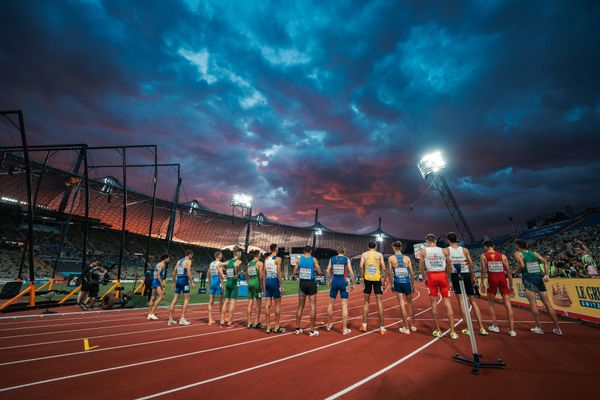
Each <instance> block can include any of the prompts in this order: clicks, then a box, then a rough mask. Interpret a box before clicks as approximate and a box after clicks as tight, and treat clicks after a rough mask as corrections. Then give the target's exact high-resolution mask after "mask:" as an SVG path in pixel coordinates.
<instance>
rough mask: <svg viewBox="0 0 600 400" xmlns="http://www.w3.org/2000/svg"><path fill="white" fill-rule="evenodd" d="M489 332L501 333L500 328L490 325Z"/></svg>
mask: <svg viewBox="0 0 600 400" xmlns="http://www.w3.org/2000/svg"><path fill="white" fill-rule="evenodd" d="M488 331H490V332H494V333H500V328H498V327H497V326H496V325H490V326H488Z"/></svg>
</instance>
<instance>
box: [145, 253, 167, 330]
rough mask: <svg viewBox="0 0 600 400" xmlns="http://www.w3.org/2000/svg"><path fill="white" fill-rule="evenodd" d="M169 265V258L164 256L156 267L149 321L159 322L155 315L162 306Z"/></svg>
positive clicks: (153, 273) (149, 304)
mask: <svg viewBox="0 0 600 400" xmlns="http://www.w3.org/2000/svg"><path fill="white" fill-rule="evenodd" d="M168 264H169V256H168V255H167V254H163V255H162V256H161V257H160V262H159V263H158V264H156V265H155V266H154V270H153V271H152V295H151V296H150V301H148V310H149V313H148V317H147V319H149V320H157V319H158V317H157V316H156V315H155V314H154V312H155V311H156V308H157V307H158V305H159V304H160V302H161V301H162V299H163V296H164V294H165V288H164V286H163V282H164V280H165V278H166V277H165V272H166V269H165V268H166V266H167V265H168Z"/></svg>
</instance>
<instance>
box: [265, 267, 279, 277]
mask: <svg viewBox="0 0 600 400" xmlns="http://www.w3.org/2000/svg"><path fill="white" fill-rule="evenodd" d="M276 277H277V271H276V269H275V267H273V266H267V278H276Z"/></svg>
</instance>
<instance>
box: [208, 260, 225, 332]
mask: <svg viewBox="0 0 600 400" xmlns="http://www.w3.org/2000/svg"><path fill="white" fill-rule="evenodd" d="M222 258H223V253H221V252H220V251H216V252H215V260H214V261H213V262H211V263H210V266H209V267H208V275H209V276H208V279H209V282H210V287H209V291H208V293H209V298H208V324H209V325H213V324H214V323H215V320H214V319H213V317H212V308H213V305H214V303H215V296H219V316H220V315H221V314H222V313H223V282H224V281H225V279H226V278H225V274H223V267H224V266H226V265H227V263H224V262H221V259H222ZM219 322H220V321H219Z"/></svg>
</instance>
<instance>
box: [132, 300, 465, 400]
mask: <svg viewBox="0 0 600 400" xmlns="http://www.w3.org/2000/svg"><path fill="white" fill-rule="evenodd" d="M419 293H420V292H419ZM397 307H399V305H398V306H394V307H393V308H397ZM430 309H431V307H430V308H428V309H425V310H423V311H421V312H419V313H417V314H415V317H416V316H417V315H420V314H423V313H425V312H427V311H429V310H430ZM388 310H389V309H388ZM374 313H376V312H374ZM374 313H370V314H374ZM358 318H362V317H358ZM461 321H462V320H461ZM398 323H400V320H398V321H396V322H394V323H391V324H388V325H385V327H386V328H388V327H390V326H392V325H396V324H398ZM378 331H379V329H374V330H371V331H369V332H365V333H361V334H359V335H356V336H352V337H350V338H348V339H343V340H339V341H337V342H333V343H329V344H327V345H324V346H320V347H316V348H314V349H311V350H306V351H303V352H301V353H297V354H293V355H291V356H287V357H283V358H279V359H277V360H273V361H269V362H267V363H264V364H259V365H255V366H253V367H249V368H245V369H242V370H239V371H235V372H230V373H228V374H225V375H220V376H216V377H214V378H210V379H205V380H203V381H199V382H195V383H191V384H189V385H185V386H180V387H177V388H173V389H170V390H165V391H163V392H159V393H154V394H151V395H148V396H144V397H139V398H137V399H136V400H147V399H153V398H155V397H160V396H164V395H167V394H171V393H175V392H179V391H182V390H187V389H191V388H194V387H198V386H201V385H205V384H207V383H211V382H215V381H219V380H222V379H226V378H230V377H232V376H236V375H240V374H243V373H246V372H250V371H254V370H257V369H260V368H264V367H268V366H270V365H273V364H278V363H281V362H284V361H288V360H291V359H294V358H298V357H302V356H304V355H307V354H311V353H314V352H316V351H320V350H323V349H326V348H329V347H333V346H337V345H340V344H342V343H346V342H349V341H351V340H355V339H358V338H361V337H363V336H365V335H370V334H372V333H374V332H378Z"/></svg>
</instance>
